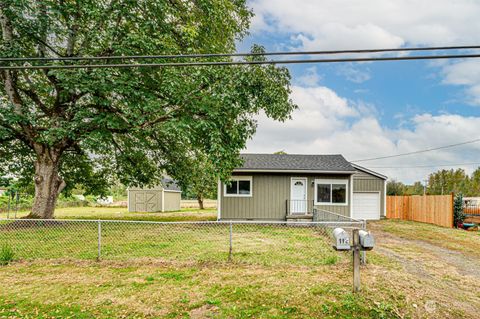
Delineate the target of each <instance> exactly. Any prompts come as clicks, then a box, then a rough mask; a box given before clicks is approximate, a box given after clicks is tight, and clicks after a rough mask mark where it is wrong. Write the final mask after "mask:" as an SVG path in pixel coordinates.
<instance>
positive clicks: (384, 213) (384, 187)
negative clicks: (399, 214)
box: [380, 180, 387, 218]
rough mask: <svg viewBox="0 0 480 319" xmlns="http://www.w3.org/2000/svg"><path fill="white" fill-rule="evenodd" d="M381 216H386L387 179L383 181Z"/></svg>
mask: <svg viewBox="0 0 480 319" xmlns="http://www.w3.org/2000/svg"><path fill="white" fill-rule="evenodd" d="M380 204H381V202H380ZM380 217H381V216H380ZM383 217H385V218H386V217H387V180H384V181H383Z"/></svg>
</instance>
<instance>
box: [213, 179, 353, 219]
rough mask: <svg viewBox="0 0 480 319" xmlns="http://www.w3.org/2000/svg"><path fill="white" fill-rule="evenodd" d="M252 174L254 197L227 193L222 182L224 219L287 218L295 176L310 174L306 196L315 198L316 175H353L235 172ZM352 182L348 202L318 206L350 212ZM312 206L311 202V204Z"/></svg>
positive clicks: (346, 213)
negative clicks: (234, 195) (292, 179)
mask: <svg viewBox="0 0 480 319" xmlns="http://www.w3.org/2000/svg"><path fill="white" fill-rule="evenodd" d="M236 175H245V176H252V180H253V187H252V194H253V195H252V197H225V196H224V185H223V183H222V185H221V196H220V201H221V203H220V210H221V216H220V218H221V219H227V220H229V219H261V220H285V218H286V201H287V199H290V182H291V178H292V177H306V178H307V200H309V201H313V199H314V187H313V185H312V183H313V181H314V180H315V179H316V178H320V179H321V178H323V179H347V180H348V181H349V178H350V175H317V174H315V175H313V174H281V173H280V174H273V173H272V174H258V173H257V174H235V175H234V176H236ZM349 183H350V182H348V186H347V193H348V195H347V196H348V205H343V206H337V205H320V206H316V207H318V208H319V209H325V210H328V211H331V212H334V213H338V214H342V215H345V216H350V201H351V198H350V191H349V190H350V185H349ZM309 207H310V205H309Z"/></svg>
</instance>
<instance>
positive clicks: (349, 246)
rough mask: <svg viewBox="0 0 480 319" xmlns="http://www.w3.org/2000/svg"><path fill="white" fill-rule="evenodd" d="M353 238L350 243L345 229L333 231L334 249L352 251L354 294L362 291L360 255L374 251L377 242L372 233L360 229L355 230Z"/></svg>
mask: <svg viewBox="0 0 480 319" xmlns="http://www.w3.org/2000/svg"><path fill="white" fill-rule="evenodd" d="M352 236H353V239H352V242H351V243H350V237H349V236H348V233H347V232H346V231H345V230H344V229H342V228H335V229H334V230H333V240H334V242H333V248H334V249H335V250H337V251H349V250H351V251H352V259H353V292H354V293H356V292H359V291H360V263H361V258H360V255H361V253H363V252H365V251H366V250H372V249H373V246H374V244H375V240H374V239H373V235H372V234H371V233H370V232H367V231H365V230H360V229H354V230H353V232H352Z"/></svg>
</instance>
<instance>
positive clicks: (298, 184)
mask: <svg viewBox="0 0 480 319" xmlns="http://www.w3.org/2000/svg"><path fill="white" fill-rule="evenodd" d="M293 185H295V186H303V182H301V181H298V182H295V184H293Z"/></svg>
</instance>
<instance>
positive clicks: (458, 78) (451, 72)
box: [442, 60, 480, 105]
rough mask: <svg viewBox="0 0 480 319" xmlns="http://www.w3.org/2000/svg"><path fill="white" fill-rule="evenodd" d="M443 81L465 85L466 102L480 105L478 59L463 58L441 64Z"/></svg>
mask: <svg viewBox="0 0 480 319" xmlns="http://www.w3.org/2000/svg"><path fill="white" fill-rule="evenodd" d="M442 74H443V76H444V79H443V81H442V82H443V83H444V84H450V85H461V86H464V87H465V95H466V96H465V99H466V101H467V102H468V103H471V104H474V105H480V61H478V60H464V61H461V62H455V63H451V64H446V65H444V66H443V69H442Z"/></svg>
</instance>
